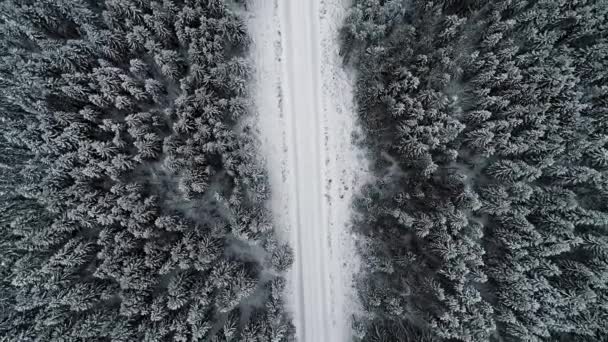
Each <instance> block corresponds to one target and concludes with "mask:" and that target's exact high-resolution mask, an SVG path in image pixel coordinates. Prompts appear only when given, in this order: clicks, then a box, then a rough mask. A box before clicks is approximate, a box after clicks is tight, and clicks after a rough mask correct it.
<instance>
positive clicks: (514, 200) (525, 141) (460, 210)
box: [342, 0, 608, 342]
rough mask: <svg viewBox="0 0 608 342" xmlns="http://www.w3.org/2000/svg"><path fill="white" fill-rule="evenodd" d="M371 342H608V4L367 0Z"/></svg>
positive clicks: (349, 49) (364, 211)
mask: <svg viewBox="0 0 608 342" xmlns="http://www.w3.org/2000/svg"><path fill="white" fill-rule="evenodd" d="M342 40H343V47H342V48H343V54H344V55H345V57H346V58H347V60H348V61H349V63H352V64H353V65H354V66H355V67H356V69H357V70H358V72H359V75H358V78H357V84H356V87H357V94H356V101H357V104H358V106H359V110H358V112H359V114H358V115H359V119H360V120H361V122H362V124H363V126H364V129H365V131H366V133H367V134H366V143H367V144H368V146H370V147H369V148H370V154H371V155H372V158H373V162H374V171H375V174H376V178H375V181H374V182H372V183H371V184H369V185H368V186H367V187H366V188H365V190H364V192H363V194H362V195H361V196H360V197H359V198H358V200H357V202H356V207H357V210H358V212H359V215H358V216H357V219H356V221H357V222H356V229H357V231H358V233H359V234H360V235H361V236H362V237H363V238H364V239H363V242H362V243H361V250H362V253H363V254H364V259H365V260H366V261H367V265H366V269H365V272H364V274H363V275H361V277H360V279H359V280H358V284H359V285H358V286H359V288H360V297H361V300H362V305H363V306H364V308H365V311H364V313H363V314H361V315H359V317H358V318H357V320H356V321H355V324H354V326H353V327H354V330H355V333H356V338H357V339H358V340H360V341H417V342H418V341H467V342H468V341H527V342H541V341H546V342H549V341H551V342H557V341H564V342H565V341H568V342H570V341H581V342H583V341H584V342H592V341H593V342H600V341H606V338H607V337H608V229H607V228H608V225H607V224H608V206H607V204H606V203H608V202H607V199H608V178H607V177H608V173H607V171H608V168H607V166H608V159H607V158H608V149H607V146H606V143H607V142H608V127H607V126H606V122H607V118H608V117H607V114H608V82H607V81H608V79H607V77H608V73H607V72H606V70H608V58H606V55H607V53H608V3H607V2H605V1H587V0H574V1H570V0H538V1H529V0H498V1H484V0H464V1H453V0H443V1H441V0H440V1H422V0H414V1H411V2H410V1H401V0H355V1H354V5H353V7H352V9H351V10H350V14H349V17H348V19H347V21H346V23H345V25H344V27H343V29H342Z"/></svg>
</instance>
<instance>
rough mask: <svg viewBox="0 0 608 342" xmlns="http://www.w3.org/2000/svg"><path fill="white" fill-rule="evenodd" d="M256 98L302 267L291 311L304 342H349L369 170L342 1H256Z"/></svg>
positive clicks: (277, 207) (276, 195) (276, 207)
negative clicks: (346, 61) (358, 208)
mask: <svg viewBox="0 0 608 342" xmlns="http://www.w3.org/2000/svg"><path fill="white" fill-rule="evenodd" d="M250 6H252V7H253V8H250V13H251V15H250V17H249V18H248V26H249V30H250V34H251V36H252V39H253V46H252V50H251V51H252V59H253V61H254V63H255V69H256V74H255V82H254V86H253V89H252V94H254V98H255V102H256V110H257V112H258V120H259V127H258V128H259V133H260V138H261V140H262V145H263V149H264V153H265V154H266V159H267V165H268V169H269V176H270V183H271V186H272V207H273V208H272V209H273V211H274V213H275V219H276V221H277V225H278V226H280V227H284V230H283V231H282V233H283V234H284V236H283V238H284V239H287V240H289V241H290V242H291V245H292V247H293V249H294V252H295V263H294V265H293V268H292V271H291V274H290V287H289V292H288V293H286V296H288V300H287V302H288V303H289V305H290V306H291V310H292V312H293V317H294V322H295V325H296V335H297V340H298V341H301V342H313V341H314V342H325V341H327V342H341V341H349V340H350V333H349V332H350V330H351V329H350V317H351V315H352V314H353V312H354V311H355V310H356V309H357V306H356V300H355V297H356V296H355V291H354V289H353V287H352V277H353V274H354V273H355V272H356V271H357V269H358V259H357V255H356V253H355V250H354V242H353V238H352V235H351V234H350V233H349V230H350V227H349V220H350V216H351V215H350V203H351V200H352V195H353V194H354V193H355V192H356V191H357V189H358V188H359V187H360V185H361V183H362V182H363V181H364V180H365V170H366V168H367V164H366V163H365V162H364V161H363V158H362V156H361V153H360V152H359V151H358V150H357V148H355V147H354V146H353V142H352V134H353V132H354V131H355V130H356V126H355V124H354V117H355V113H354V109H353V105H352V77H351V76H350V75H348V74H347V73H346V72H345V71H344V70H343V68H342V63H341V59H340V57H339V55H338V49H339V42H338V27H339V26H340V24H341V23H342V20H343V16H344V14H345V12H346V10H345V9H346V8H347V6H348V3H346V2H345V1H342V0H306V1H303V0H254V1H252V2H251V3H250Z"/></svg>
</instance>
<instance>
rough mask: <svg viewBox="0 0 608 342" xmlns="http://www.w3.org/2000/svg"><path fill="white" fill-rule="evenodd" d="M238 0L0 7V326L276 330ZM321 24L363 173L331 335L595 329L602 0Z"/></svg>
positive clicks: (563, 341) (235, 332)
mask: <svg viewBox="0 0 608 342" xmlns="http://www.w3.org/2000/svg"><path fill="white" fill-rule="evenodd" d="M255 1H257V0H0V126H1V131H0V132H1V134H0V341H10V342H13V341H45V342H46V341H74V342H76V341H183V342H186V341H210V342H223V341H233V342H235V341H245V342H267V341H268V342H283V341H295V340H296V329H297V326H296V325H297V324H296V323H294V319H293V317H292V316H293V315H292V313H291V312H290V309H289V308H288V305H287V303H286V293H289V291H290V290H289V288H287V287H288V284H289V281H288V272H290V270H291V269H292V264H294V263H296V262H299V263H306V260H295V262H294V252H293V248H294V246H293V245H292V246H290V243H289V241H283V240H284V239H282V238H280V237H279V236H278V234H277V233H276V232H277V230H279V229H280V227H277V224H276V221H275V220H274V213H273V212H272V211H271V209H270V206H269V204H268V203H269V201H270V198H271V194H272V185H271V184H270V182H269V180H268V178H269V177H268V169H267V167H266V164H265V163H264V158H263V157H262V156H260V151H259V144H260V143H259V137H258V136H257V135H256V134H257V133H256V130H255V128H254V127H253V126H254V125H253V124H252V123H251V122H252V120H254V119H252V116H251V107H252V98H253V96H252V94H251V87H250V83H251V79H252V74H253V69H254V66H253V65H252V61H251V60H250V59H249V58H248V51H249V49H250V45H251V41H252V40H251V37H250V36H249V32H248V29H247V25H246V23H245V19H244V17H245V15H246V13H247V11H249V10H250V8H251V7H250V6H248V4H252V3H254V2H255ZM279 1H309V0H279ZM310 1H313V0H310ZM315 1H316V0H315ZM328 1H329V0H328ZM332 1H333V0H332ZM340 25H341V26H340V27H341V29H340V41H339V42H337V43H339V44H340V49H341V53H342V57H343V59H344V66H345V67H348V68H352V69H354V72H355V84H354V87H355V94H354V96H355V98H354V100H353V101H354V102H355V104H356V113H355V115H356V118H357V120H358V122H359V124H360V126H361V127H362V137H361V139H360V141H361V142H360V143H361V145H362V148H364V149H365V151H366V155H367V158H368V159H369V161H370V163H371V174H372V177H370V179H371V180H370V181H369V182H368V183H367V184H366V185H365V186H364V187H363V188H362V189H361V191H360V193H359V194H358V196H357V197H356V199H355V201H354V203H352V207H353V209H352V210H353V214H352V221H353V222H352V223H353V230H354V233H355V235H356V236H358V246H357V247H358V251H359V253H360V256H361V260H362V271H361V272H360V273H359V274H357V275H356V277H355V285H356V290H357V292H358V300H359V302H360V303H359V306H360V310H356V312H355V313H354V314H353V313H348V314H349V315H351V314H352V317H353V319H352V335H353V337H352V341H354V342H520V341H521V342H606V341H608V1H604V0H492V1H490V0H460V1H457V0H430V1H427V0H352V4H351V7H350V9H349V10H348V15H347V17H346V20H345V21H344V22H343V23H340ZM302 53H304V52H302ZM301 342H311V341H309V340H305V341H301ZM315 342H345V341H315Z"/></svg>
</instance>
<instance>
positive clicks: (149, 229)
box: [0, 0, 293, 341]
mask: <svg viewBox="0 0 608 342" xmlns="http://www.w3.org/2000/svg"><path fill="white" fill-rule="evenodd" d="M246 47H247V37H246V34H245V31H244V25H243V23H242V21H241V20H240V19H239V18H238V17H237V16H236V14H235V12H233V10H231V9H230V8H229V7H227V5H226V3H225V2H224V1H222V0H208V1H207V0H206V1H202V0H200V1H198V0H184V1H180V0H163V1H160V0H159V1H143V0H106V1H87V0H5V1H2V2H1V3H0V120H1V122H2V135H1V137H0V174H1V177H0V262H1V263H0V336H2V338H0V339H2V340H3V341H110V340H111V341H285V340H288V339H289V338H290V336H291V334H292V330H293V328H292V327H291V324H290V323H289V320H288V318H287V317H286V315H285V314H284V312H283V308H282V302H281V296H280V294H281V292H282V288H283V287H284V280H283V271H284V270H285V268H286V267H288V266H289V263H290V259H291V256H290V251H289V250H288V249H287V248H286V247H285V246H282V245H280V244H278V243H277V242H276V241H274V240H273V238H272V236H273V234H272V228H273V227H272V225H271V223H270V219H269V214H268V213H267V212H266V211H265V209H264V206H263V202H264V200H265V199H266V197H267V190H266V183H265V182H266V179H265V175H264V173H263V170H262V169H261V167H260V166H259V165H258V164H257V162H256V160H255V159H254V158H253V153H254V151H253V148H254V146H255V144H254V142H253V141H252V139H251V138H250V136H249V135H248V134H247V132H248V128H247V127H246V125H242V124H241V122H242V121H243V120H241V119H242V117H243V115H244V114H245V111H246V106H247V101H246V100H245V96H246V95H247V94H246V93H245V88H246V81H247V77H248V67H247V65H246V64H245V62H244V59H243V58H241V57H240V56H241V55H242V52H243V51H244V49H246ZM235 246H236V247H238V248H236V247H235ZM235 251H238V253H235Z"/></svg>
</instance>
